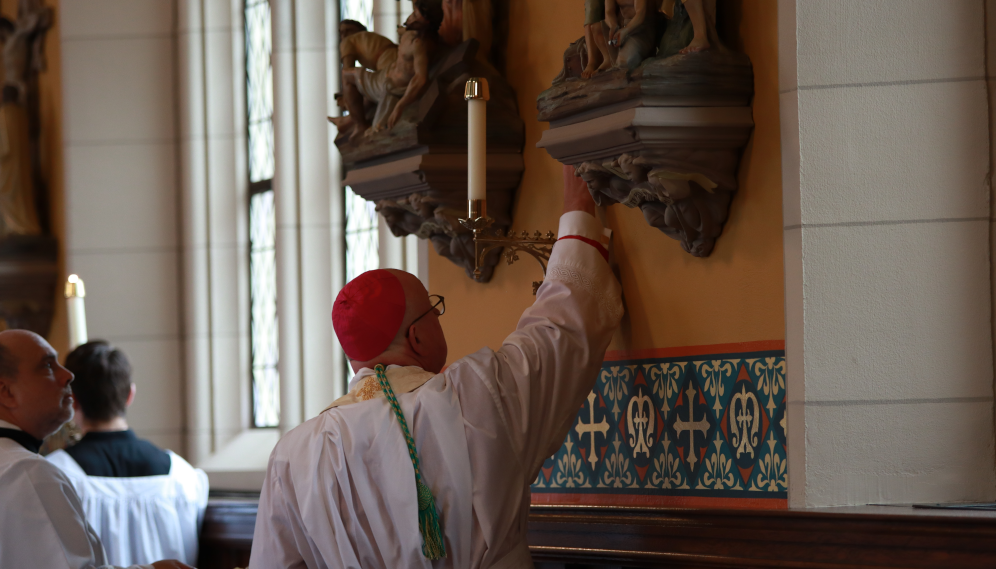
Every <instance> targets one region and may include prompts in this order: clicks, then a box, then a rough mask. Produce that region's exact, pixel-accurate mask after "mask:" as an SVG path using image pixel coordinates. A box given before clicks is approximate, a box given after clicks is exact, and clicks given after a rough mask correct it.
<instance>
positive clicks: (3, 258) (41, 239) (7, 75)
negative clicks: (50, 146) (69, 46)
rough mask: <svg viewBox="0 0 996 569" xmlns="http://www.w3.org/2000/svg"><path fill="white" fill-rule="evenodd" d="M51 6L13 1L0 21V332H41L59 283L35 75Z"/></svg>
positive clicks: (41, 61)
mask: <svg viewBox="0 0 996 569" xmlns="http://www.w3.org/2000/svg"><path fill="white" fill-rule="evenodd" d="M53 19H54V18H53V13H52V8H50V7H47V6H44V5H43V4H42V2H41V0H19V2H18V5H17V17H16V18H15V19H13V20H11V19H8V18H0V44H2V47H3V82H2V94H0V329H4V328H25V329H28V330H32V331H34V332H37V333H38V334H42V335H45V334H48V332H49V328H50V326H51V323H52V314H53V311H54V308H55V307H54V302H55V290H56V283H58V280H59V266H58V263H57V259H58V243H57V242H56V240H55V238H54V237H51V236H50V235H47V234H46V233H47V227H46V221H47V216H46V213H47V207H46V204H47V200H46V197H47V194H46V188H45V177H44V176H43V174H42V162H41V146H42V145H41V132H42V129H41V126H42V125H41V116H40V115H41V113H40V112H39V103H38V101H39V92H38V76H39V74H40V73H41V72H43V71H45V53H44V46H45V35H46V33H47V31H48V30H49V29H50V28H51V26H52V22H53ZM26 267H30V268H26Z"/></svg>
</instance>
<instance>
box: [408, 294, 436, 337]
mask: <svg viewBox="0 0 996 569" xmlns="http://www.w3.org/2000/svg"><path fill="white" fill-rule="evenodd" d="M429 302H431V303H432V308H430V309H429V310H426V311H425V312H423V313H422V314H421V315H420V316H419V317H418V318H416V319H415V320H412V322H411V324H409V325H408V329H407V330H405V338H407V337H408V333H409V332H410V331H411V329H412V326H413V325H414V324H415V323H416V322H418V321H419V320H421V319H422V317H423V316H426V315H428V314H429V313H430V312H432V311H433V310H435V309H436V307H437V306H438V307H439V316H442V315H443V314H445V313H446V299H445V298H443V297H441V296H439V295H438V294H430V295H429Z"/></svg>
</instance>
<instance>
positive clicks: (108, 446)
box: [66, 430, 170, 478]
mask: <svg viewBox="0 0 996 569" xmlns="http://www.w3.org/2000/svg"><path fill="white" fill-rule="evenodd" d="M66 452H67V453H69V456H71V457H73V460H75V461H76V462H77V464H79V465H80V467H81V468H82V469H83V472H86V473H87V475H88V476H108V477H114V478H128V477H133V476H157V475H162V474H169V468H170V458H169V453H167V452H166V451H163V450H160V449H159V448H158V447H157V446H156V445H154V444H152V443H150V442H149V441H143V440H142V439H140V438H138V437H137V436H135V432H134V431H132V430H127V431H92V432H89V433H87V434H86V435H84V436H83V438H82V439H80V442H78V443H76V444H75V445H73V446H71V447H69V448H67V449H66Z"/></svg>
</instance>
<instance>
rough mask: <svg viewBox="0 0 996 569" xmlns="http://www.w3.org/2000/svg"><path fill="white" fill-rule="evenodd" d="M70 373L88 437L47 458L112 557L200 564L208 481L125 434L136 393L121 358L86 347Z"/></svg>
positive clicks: (103, 345) (103, 346) (95, 345)
mask: <svg viewBox="0 0 996 569" xmlns="http://www.w3.org/2000/svg"><path fill="white" fill-rule="evenodd" d="M66 368H67V369H68V370H69V371H70V372H72V373H73V374H74V375H75V376H76V379H75V381H73V383H72V391H73V398H74V403H73V408H74V409H75V411H76V419H75V422H76V424H77V426H79V428H80V430H81V431H82V432H83V438H82V439H80V441H79V442H78V443H76V444H75V445H73V446H71V447H69V448H67V449H66V450H59V451H55V452H53V453H52V454H50V455H49V456H48V459H49V461H50V462H52V463H53V464H55V465H57V466H58V467H59V468H61V469H62V470H63V472H65V474H66V475H67V476H68V477H69V479H70V481H71V482H72V483H73V486H74V487H75V488H76V491H77V492H78V493H79V494H80V496H81V497H82V499H83V508H84V511H85V512H86V516H87V519H88V520H89V522H90V524H91V525H92V526H93V527H95V528H96V529H97V533H98V535H100V538H101V540H102V541H103V543H104V548H105V550H106V552H107V557H108V559H109V560H110V561H111V562H112V563H115V564H118V565H128V564H131V563H147V562H148V561H149V560H150V559H160V558H162V557H163V556H173V557H177V558H179V559H183V560H185V561H186V562H187V563H195V562H196V561H197V535H198V533H199V528H200V519H201V517H202V516H203V513H204V509H205V508H206V506H207V492H208V485H207V476H206V475H205V474H204V472H202V471H200V470H196V469H194V468H193V467H192V466H190V464H189V463H187V461H185V460H183V458H181V457H179V456H177V455H176V454H174V453H172V452H167V451H164V450H161V449H159V448H158V447H157V446H155V445H154V444H152V443H150V442H148V441H145V440H142V439H140V438H138V437H137V436H136V435H135V432H134V431H132V430H131V429H129V428H128V421H127V419H126V415H125V414H126V410H127V408H128V406H129V405H131V403H132V401H133V400H134V399H135V391H136V389H135V384H134V383H132V380H131V371H132V370H131V364H130V363H129V362H128V358H127V357H126V356H125V354H124V352H122V351H121V350H119V349H118V348H116V347H114V346H112V345H110V344H109V343H107V342H105V341H103V340H95V341H92V342H87V343H86V344H83V345H81V346H78V347H77V348H76V349H75V350H73V351H72V352H70V354H69V355H68V356H67V357H66ZM164 528H169V529H170V531H163V529H164ZM146 536H152V538H151V539H150V538H148V537H146Z"/></svg>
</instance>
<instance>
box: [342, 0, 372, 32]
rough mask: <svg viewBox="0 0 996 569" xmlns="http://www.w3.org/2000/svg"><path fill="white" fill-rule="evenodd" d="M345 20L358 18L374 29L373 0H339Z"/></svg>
mask: <svg viewBox="0 0 996 569" xmlns="http://www.w3.org/2000/svg"><path fill="white" fill-rule="evenodd" d="M339 8H340V10H341V12H340V16H341V17H342V19H343V20H356V21H357V22H359V23H361V24H363V25H364V26H366V27H367V29H368V30H371V31H373V0H339Z"/></svg>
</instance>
